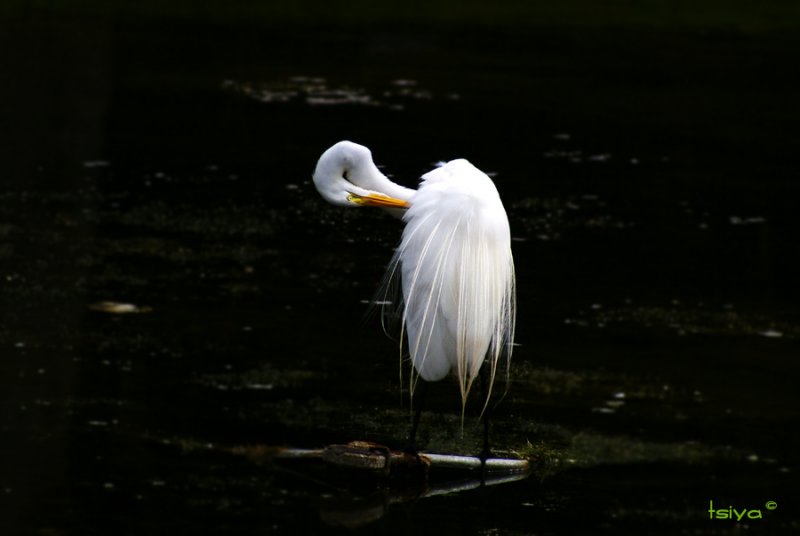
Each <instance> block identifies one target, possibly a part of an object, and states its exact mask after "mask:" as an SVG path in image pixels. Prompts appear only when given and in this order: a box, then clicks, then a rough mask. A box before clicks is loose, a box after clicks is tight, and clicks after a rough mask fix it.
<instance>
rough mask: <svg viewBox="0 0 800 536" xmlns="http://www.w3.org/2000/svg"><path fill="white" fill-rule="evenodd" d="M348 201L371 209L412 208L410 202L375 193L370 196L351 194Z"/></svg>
mask: <svg viewBox="0 0 800 536" xmlns="http://www.w3.org/2000/svg"><path fill="white" fill-rule="evenodd" d="M347 199H348V200H350V201H352V202H353V203H355V204H357V205H365V206H369V207H383V208H408V207H410V206H411V205H410V204H409V203H408V201H403V200H402V199H397V198H395V197H389V196H388V195H383V194H379V193H373V194H369V195H358V194H354V193H350V194H348V195H347Z"/></svg>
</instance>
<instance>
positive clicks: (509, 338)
mask: <svg viewBox="0 0 800 536" xmlns="http://www.w3.org/2000/svg"><path fill="white" fill-rule="evenodd" d="M314 185H315V186H316V188H317V190H318V191H319V193H320V194H321V195H322V197H323V198H324V199H325V200H326V201H328V202H330V203H332V204H334V205H338V206H345V207H361V206H378V207H382V208H385V209H388V210H390V211H392V212H393V213H394V214H395V215H400V216H401V217H402V219H403V221H405V222H406V226H405V229H404V230H403V237H402V241H401V243H400V246H399V247H398V249H397V251H396V253H395V255H394V258H393V259H392V261H391V263H390V265H389V272H388V274H387V276H388V277H389V278H391V277H393V276H395V275H396V274H397V270H398V268H399V271H400V275H401V286H402V294H403V305H404V307H403V308H402V317H401V318H402V324H401V325H402V330H403V331H405V332H406V333H407V338H408V346H409V353H410V357H411V362H412V363H413V370H414V372H412V376H411V382H410V391H411V394H412V396H413V393H414V388H415V386H416V383H417V381H418V379H419V378H420V377H421V378H422V379H423V380H426V381H429V382H431V381H437V380H441V379H442V378H444V377H445V376H447V374H448V373H449V372H450V371H454V373H455V376H456V378H457V380H458V384H459V387H460V391H461V403H462V416H463V410H464V407H465V405H466V401H467V396H468V395H469V391H470V387H471V386H472V383H473V381H474V380H475V378H476V376H478V374H479V372H480V369H481V366H482V365H483V363H484V361H488V364H489V382H488V388H487V390H486V393H485V395H486V402H485V403H484V410H485V408H486V404H488V401H489V397H490V396H491V389H492V385H493V383H494V379H495V373H496V370H497V364H498V362H499V361H500V359H501V358H502V357H505V358H507V359H510V358H511V350H512V345H513V344H512V343H513V338H514V322H515V297H514V296H515V295H514V261H513V258H512V256H511V235H510V231H509V225H508V217H507V216H506V212H505V209H504V208H503V204H502V202H501V201H500V196H499V194H498V193H497V189H496V188H495V186H494V183H493V182H492V180H491V179H490V178H489V177H488V176H487V175H486V174H484V173H483V172H481V171H480V170H479V169H477V168H476V167H475V166H473V165H472V164H470V163H469V162H468V161H466V160H463V159H459V160H452V161H450V162H447V163H441V164H440V165H439V167H437V168H436V169H434V170H433V171H429V172H428V173H426V174H425V175H423V176H422V179H421V182H420V186H419V189H418V190H412V189H410V188H405V187H403V186H400V185H398V184H395V183H393V182H392V181H390V180H389V179H388V178H386V176H385V175H384V174H383V173H381V172H380V170H379V169H378V168H377V167H376V166H375V163H374V162H373V160H372V153H371V152H370V150H369V149H367V148H366V147H364V146H362V145H358V144H356V143H352V142H349V141H341V142H339V143H337V144H335V145H333V146H332V147H331V148H329V149H328V150H327V151H325V152H324V153H323V154H322V156H321V157H320V159H319V162H318V163H317V167H316V170H315V171H314ZM402 209H405V210H402ZM400 345H401V357H402V333H401V338H400ZM415 428H416V427H415ZM412 435H413V434H412ZM412 441H413V439H412Z"/></svg>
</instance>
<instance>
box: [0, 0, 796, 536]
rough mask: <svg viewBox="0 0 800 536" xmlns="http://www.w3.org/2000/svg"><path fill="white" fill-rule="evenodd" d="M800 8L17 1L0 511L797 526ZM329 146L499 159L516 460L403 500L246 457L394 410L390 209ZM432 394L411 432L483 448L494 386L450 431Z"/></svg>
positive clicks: (385, 423) (489, 163) (280, 522)
mask: <svg viewBox="0 0 800 536" xmlns="http://www.w3.org/2000/svg"><path fill="white" fill-rule="evenodd" d="M798 26H800V13H798V7H796V5H795V3H793V2H788V1H786V2H772V3H770V4H769V5H765V6H756V5H755V4H753V3H751V2H715V1H712V2H700V3H687V2H678V3H675V2H655V1H653V2H633V1H631V2H614V3H611V4H604V5H602V6H600V5H597V4H596V3H594V2H586V1H582V0H573V1H570V2H559V3H558V4H557V5H548V4H547V3H539V2H519V3H514V2H503V3H498V4H493V6H492V7H486V6H484V4H483V3H479V2H467V3H464V2H428V3H425V4H424V5H421V6H418V5H413V4H409V3H405V2H404V3H389V4H381V5H375V4H374V3H372V2H345V3H338V4H334V3H323V2H316V1H308V2H299V3H288V2H287V3H284V4H276V3H270V2H262V3H248V2H230V3H225V4H221V3H220V4H216V3H209V4H204V5H203V6H197V5H193V4H192V3H190V2H171V3H161V2H137V3H133V2H131V3H122V2H117V3H106V2H94V1H86V2H21V1H20V2H5V3H4V4H3V6H2V7H1V8H0V69H1V70H2V81H0V103H2V104H1V105H0V166H1V167H0V378H1V379H2V390H1V392H2V395H3V397H2V402H1V405H0V416H1V418H2V420H0V444H2V445H3V449H2V451H3V455H2V457H0V460H1V461H0V509H1V510H0V513H2V518H0V522H1V523H3V524H4V525H7V527H8V530H7V531H5V532H4V533H8V534H16V533H19V534H73V533H75V534H95V533H109V532H117V533H131V534H138V533H147V534H152V533H176V532H212V533H215V534H217V533H236V534H243V533H271V532H287V533H288V532H291V533H296V532H297V531H301V532H305V533H318V532H327V531H329V530H337V529H336V528H335V527H334V526H333V525H336V524H339V525H341V524H342V519H344V518H346V519H349V520H351V524H356V525H360V526H361V530H362V531H363V532H368V533H375V532H379V533H408V532H409V531H416V532H427V531H431V532H433V531H436V532H440V533H441V532H444V533H451V532H454V531H460V532H464V533H480V534H488V533H493V532H500V533H504V534H507V533H510V534H534V533H535V534H577V533H587V534H597V533H601V534H605V533H609V534H611V533H613V534H619V533H628V532H630V533H643V532H646V533H663V534H680V533H687V534H688V533H694V534H696V533H714V534H741V533H742V532H754V533H765V534H779V533H787V534H788V533H794V532H795V531H796V530H797V529H798V524H800V520H799V519H798V515H797V512H798V510H797V506H796V504H797V500H798V493H797V477H796V471H797V464H796V461H795V459H794V456H795V455H796V452H797V449H798V447H800V444H798V440H797V434H796V432H795V431H796V428H797V425H798V415H799V414H800V412H799V411H798V395H797V392H796V391H797V384H798V379H800V378H798V361H797V359H798V355H800V352H798V338H800V309H799V308H798V297H799V296H798V285H797V284H796V283H795V275H796V274H797V272H798V258H797V247H796V244H797V230H798V223H797V219H796V218H797V216H796V209H797V205H798V203H797V199H798V194H800V186H798V181H797V170H798V166H797V160H798V159H797V154H798V150H799V149H800V133H799V132H800V131H799V130H798V124H800V122H799V121H798V120H799V119H800V107H798V105H797V95H798V90H800V84H798V83H797V81H796V70H797V69H796V66H795V64H796V62H797V58H798V53H799V52H800V33H798ZM340 139H351V140H354V141H357V142H360V143H363V144H365V145H367V146H369V147H370V148H371V149H372V151H373V154H374V156H375V159H376V161H377V163H379V164H380V165H382V166H384V169H385V171H386V172H387V173H389V174H390V175H391V176H392V177H393V178H394V180H396V181H398V182H400V183H403V184H406V185H409V186H413V185H414V184H415V182H416V179H417V177H419V176H420V175H421V174H422V173H424V172H425V171H427V170H429V169H430V168H431V166H432V165H433V164H434V163H435V162H437V161H440V160H448V159H452V158H457V157H465V158H468V159H469V160H470V161H472V162H473V163H474V164H475V165H477V166H478V167H479V168H481V169H483V170H484V171H486V172H489V173H490V174H492V176H493V178H494V180H495V182H496V184H497V186H498V189H499V191H500V193H501V196H502V198H503V200H504V203H505V206H506V208H507V211H508V214H509V219H510V223H511V228H512V235H513V237H514V242H513V249H514V255H515V259H516V266H517V278H518V306H519V316H518V325H517V342H518V343H519V347H518V348H517V349H516V353H515V357H514V361H513V363H512V369H511V379H510V381H509V382H508V393H507V395H506V397H505V398H504V400H503V402H502V403H501V404H500V405H499V406H498V407H497V409H496V412H495V425H494V445H495V448H496V450H497V451H498V452H500V453H506V454H508V453H516V454H517V455H523V456H527V457H529V458H530V459H531V460H532V463H533V465H534V467H535V470H534V473H533V475H532V476H531V477H530V478H528V479H527V480H524V481H521V482H516V483H513V484H506V485H503V486H496V487H485V488H481V489H478V490H473V491H470V492H463V493H460V494H451V495H444V496H439V497H430V498H424V499H422V498H420V499H414V500H410V501H409V500H408V499H410V498H411V499H413V497H414V496H413V494H412V495H411V496H404V497H402V498H403V499H404V500H400V499H399V498H398V495H397V494H396V493H395V491H394V490H393V489H391V488H388V489H387V488H386V487H382V486H377V487H375V486H364V487H362V486H361V485H360V484H359V485H357V484H355V483H352V482H350V481H349V479H350V478H351V476H350V475H340V474H334V475H331V474H329V473H328V472H327V471H326V470H325V469H324V468H321V467H318V466H315V465H313V464H302V463H293V462H288V463H287V462H281V463H277V462H274V460H271V459H269V457H268V456H263V455H260V454H259V452H261V451H259V450H258V446H264V445H266V446H281V445H282V446H292V447H301V448H316V447H320V446H324V445H327V444H331V443H335V442H343V441H348V440H351V439H370V440H375V441H381V442H384V443H387V444H390V445H392V446H402V443H403V437H404V435H405V433H406V430H407V427H408V424H409V411H408V405H407V400H403V401H402V402H401V396H400V393H401V389H402V388H401V385H400V381H399V378H398V366H397V349H396V346H395V344H394V343H392V342H391V341H390V340H388V339H386V338H385V337H384V336H383V334H382V333H381V329H380V325H379V322H378V321H377V320H376V318H375V315H372V316H370V315H369V314H367V316H366V318H365V317H364V314H365V312H368V310H369V307H368V302H369V301H370V300H371V299H372V297H373V293H374V291H375V289H376V288H377V286H378V284H379V282H380V280H381V277H382V273H383V270H384V267H385V265H386V263H387V262H388V260H389V258H390V257H391V254H392V248H393V247H394V246H395V245H396V243H397V241H398V239H399V235H400V231H401V229H400V224H399V223H398V222H397V221H395V220H393V219H392V218H390V217H387V216H385V215H383V214H380V213H374V212H372V211H367V210H349V211H348V210H342V209H337V208H335V207H330V206H328V205H326V204H325V203H324V202H322V200H321V199H320V198H319V196H318V195H317V193H316V191H315V190H314V189H313V186H312V185H311V184H310V174H311V172H312V170H313V168H314V165H315V163H316V159H317V158H318V157H319V155H320V154H321V153H322V151H323V150H324V149H326V148H327V147H328V146H330V145H331V144H333V143H334V142H336V141H338V140H340ZM106 301H110V302H117V303H123V304H132V305H131V307H132V308H133V309H134V311H135V312H134V313H131V314H119V313H115V312H114V309H113V308H111V309H110V308H109V307H108V306H98V304H100V303H102V302H106ZM98 309H99V310H98ZM432 387H433V388H432V390H431V397H432V399H431V401H430V404H431V411H430V412H429V413H426V414H425V416H424V418H423V424H422V429H421V430H420V434H421V441H422V443H423V445H422V446H423V447H424V448H426V449H427V450H431V451H442V452H463V453H467V454H470V453H475V452H476V451H477V448H478V445H479V441H480V432H479V425H478V423H477V417H476V415H477V412H478V410H479V408H478V407H477V406H476V405H473V406H470V407H468V408H467V417H466V420H465V425H464V437H463V438H461V434H460V431H461V425H460V402H459V397H458V394H457V387H456V385H455V384H454V383H453V382H451V381H445V382H442V383H441V384H438V385H435V386H432ZM233 447H244V448H240V450H231V449H232V448H233ZM242 454H246V455H242ZM709 500H713V501H714V504H715V505H716V506H715V508H727V507H728V506H732V507H735V508H737V509H742V508H749V509H756V508H760V509H761V510H762V512H763V514H764V519H762V520H751V521H750V522H748V523H744V522H742V523H738V524H737V523H735V522H733V521H731V520H718V519H709V514H708V505H709ZM768 500H774V501H776V502H777V504H778V508H777V509H776V510H774V511H767V510H766V508H765V507H764V504H765V503H766V501H768ZM342 512H347V513H346V514H343V513H342ZM376 512H378V513H379V514H376ZM337 520H338V521H337ZM352 520H355V521H352ZM338 530H341V529H338Z"/></svg>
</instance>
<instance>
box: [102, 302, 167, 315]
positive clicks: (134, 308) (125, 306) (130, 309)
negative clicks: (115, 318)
mask: <svg viewBox="0 0 800 536" xmlns="http://www.w3.org/2000/svg"><path fill="white" fill-rule="evenodd" d="M89 309H91V310H92V311H99V312H101V313H110V314H115V315H124V314H141V313H149V312H151V311H152V308H150V307H140V306H138V305H135V304H133V303H123V302H115V301H102V302H98V303H93V304H91V305H89Z"/></svg>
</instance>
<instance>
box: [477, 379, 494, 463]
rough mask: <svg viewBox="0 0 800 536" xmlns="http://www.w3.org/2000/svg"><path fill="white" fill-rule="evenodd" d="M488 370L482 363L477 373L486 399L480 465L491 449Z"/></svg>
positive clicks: (490, 455) (489, 456) (489, 455)
mask: <svg viewBox="0 0 800 536" xmlns="http://www.w3.org/2000/svg"><path fill="white" fill-rule="evenodd" d="M489 374H490V372H489V364H488V363H484V364H483V366H481V370H480V372H479V373H478V375H479V376H480V377H481V394H482V395H483V399H484V400H486V402H485V403H486V409H484V410H483V417H482V420H483V450H481V454H480V459H481V467H482V468H485V467H486V460H487V459H489V458H491V457H492V451H491V450H490V449H489V415H490V413H491V410H492V405H491V404H489V401H488V396H489V380H488V378H487V376H488V375H489Z"/></svg>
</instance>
